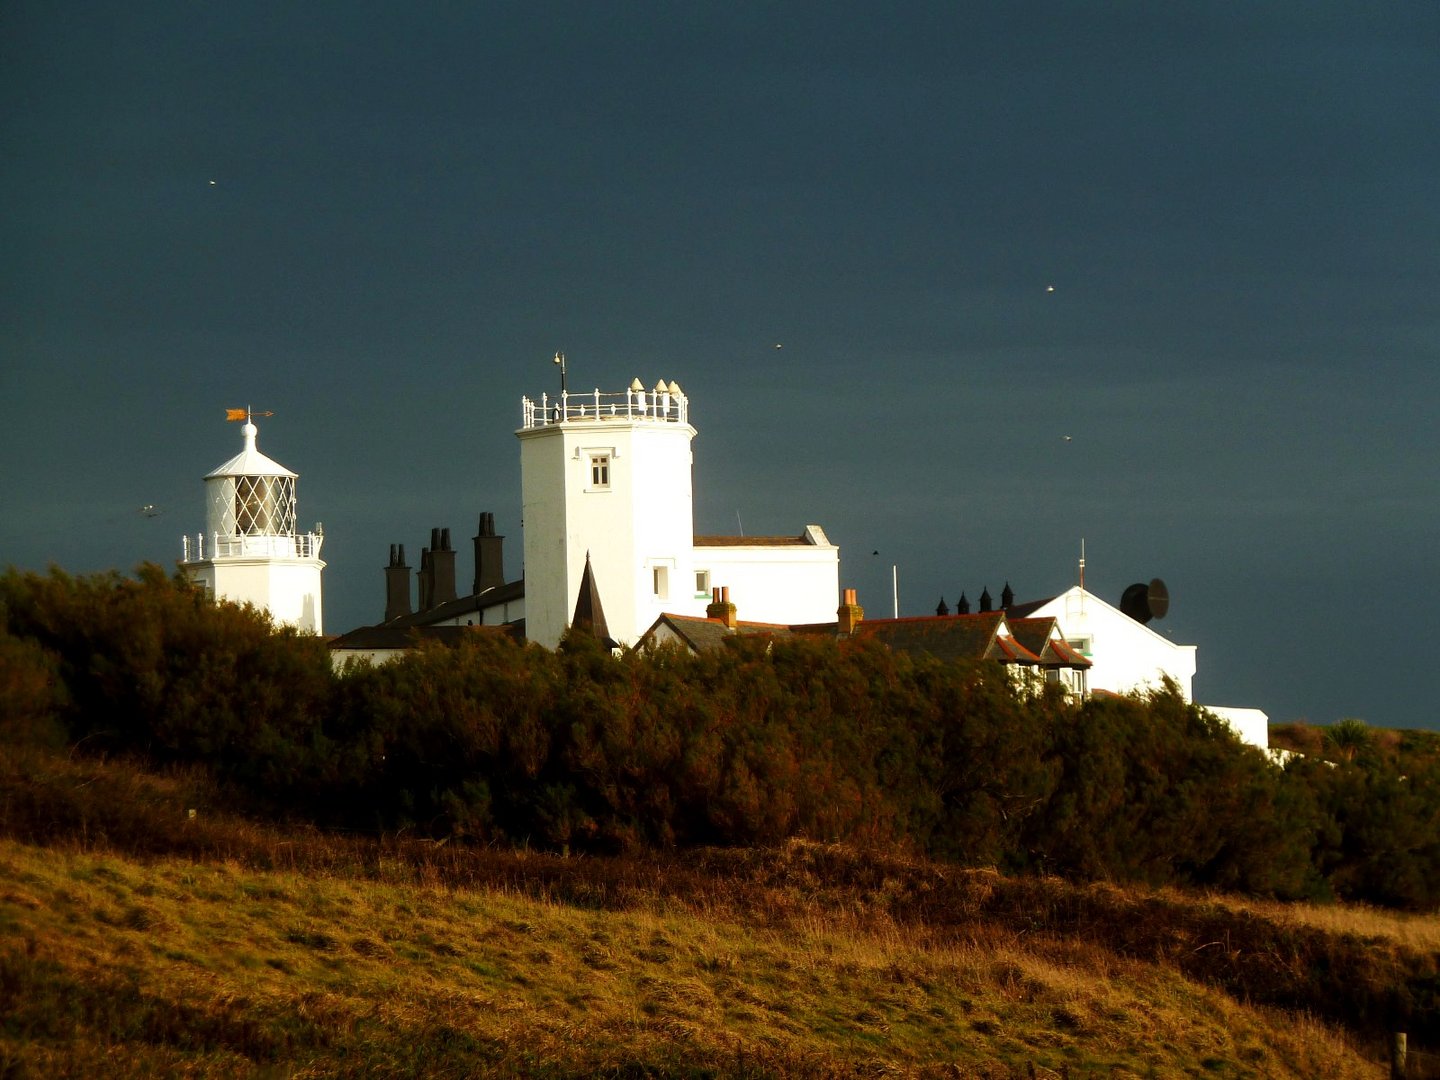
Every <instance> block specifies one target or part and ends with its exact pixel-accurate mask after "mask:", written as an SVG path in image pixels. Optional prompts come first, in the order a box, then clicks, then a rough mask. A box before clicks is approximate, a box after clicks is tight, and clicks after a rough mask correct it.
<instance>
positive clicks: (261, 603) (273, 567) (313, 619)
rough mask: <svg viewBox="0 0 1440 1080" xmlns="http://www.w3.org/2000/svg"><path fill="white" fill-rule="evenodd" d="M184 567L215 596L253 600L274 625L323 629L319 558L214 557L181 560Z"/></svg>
mask: <svg viewBox="0 0 1440 1080" xmlns="http://www.w3.org/2000/svg"><path fill="white" fill-rule="evenodd" d="M292 546H293V541H292ZM184 569H185V571H186V573H188V574H189V575H190V577H191V578H192V579H193V580H195V581H197V582H200V583H201V584H202V585H204V586H205V589H206V591H207V592H209V593H210V595H211V596H213V597H214V598H215V599H217V600H230V601H233V602H234V603H237V604H254V605H255V606H256V607H257V608H261V609H263V610H266V611H268V612H269V613H270V617H271V619H273V620H274V621H275V623H276V624H277V625H280V624H286V625H289V626H294V627H296V628H297V629H300V630H305V631H308V632H309V633H312V634H320V633H324V630H323V626H324V618H323V612H322V610H321V597H320V571H322V570H323V569H325V564H324V563H323V562H321V561H320V560H319V559H290V560H278V559H273V558H235V559H213V560H206V561H204V562H196V563H187V564H184Z"/></svg>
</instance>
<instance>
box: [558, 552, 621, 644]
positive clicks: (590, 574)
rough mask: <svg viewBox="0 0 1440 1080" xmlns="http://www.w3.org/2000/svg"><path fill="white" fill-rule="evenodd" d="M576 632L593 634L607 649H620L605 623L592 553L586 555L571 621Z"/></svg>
mask: <svg viewBox="0 0 1440 1080" xmlns="http://www.w3.org/2000/svg"><path fill="white" fill-rule="evenodd" d="M570 626H571V627H572V628H573V629H575V630H585V631H588V632H589V633H591V634H593V635H594V636H595V638H596V639H597V640H598V641H600V642H601V643H602V644H603V645H604V646H605V647H606V648H607V649H616V648H619V642H617V641H616V640H615V639H614V638H612V637H611V636H610V627H609V626H607V625H606V623H605V608H604V607H603V606H602V605H601V603H600V589H599V587H598V586H597V585H596V584H595V571H594V570H593V569H592V568H591V566H590V553H589V552H588V551H587V552H586V553H585V573H584V574H583V575H581V578H580V592H579V594H578V595H577V596H576V597H575V615H574V617H573V618H572V619H571V620H570Z"/></svg>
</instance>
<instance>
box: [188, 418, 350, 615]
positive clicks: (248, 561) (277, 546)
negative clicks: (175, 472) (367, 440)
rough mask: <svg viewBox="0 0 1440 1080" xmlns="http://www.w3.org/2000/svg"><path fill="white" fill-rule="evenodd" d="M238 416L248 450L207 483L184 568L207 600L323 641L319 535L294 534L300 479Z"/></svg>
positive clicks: (250, 422) (249, 423) (317, 532)
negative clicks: (201, 526) (252, 609)
mask: <svg viewBox="0 0 1440 1080" xmlns="http://www.w3.org/2000/svg"><path fill="white" fill-rule="evenodd" d="M237 412H238V410H237ZM240 415H243V416H244V419H245V426H244V427H242V428H241V429H240V430H241V434H242V435H243V436H244V439H245V445H244V448H243V449H242V450H241V451H240V453H238V454H236V455H235V456H234V457H233V458H231V459H230V460H229V461H227V462H225V463H224V464H223V465H221V466H219V467H218V468H216V469H215V470H214V471H213V472H211V473H210V474H209V475H208V476H206V477H205V531H204V532H200V533H196V534H194V535H192V536H185V537H183V538H182V540H181V561H180V565H181V569H182V570H184V572H185V573H186V574H187V575H188V576H189V577H190V579H191V580H192V581H194V582H196V583H197V584H198V585H200V586H201V587H202V588H203V589H204V590H205V592H206V594H207V595H208V596H211V597H213V598H215V599H217V600H231V601H234V602H235V603H237V604H246V603H249V604H254V605H255V606H256V607H257V608H261V609H263V610H265V611H268V612H269V613H270V617H271V618H272V619H273V620H274V621H275V622H276V623H277V624H288V625H290V626H294V627H297V628H298V629H300V630H305V631H309V632H311V633H315V634H319V633H321V632H322V629H321V627H322V622H321V604H320V572H321V571H322V570H324V569H325V564H324V563H323V562H321V561H320V545H321V544H322V542H323V540H324V536H323V533H322V530H321V528H320V525H319V523H318V522H317V523H316V525H315V529H314V531H313V532H305V533H301V532H297V531H296V525H295V519H296V512H295V511H296V503H295V481H296V480H297V479H298V476H297V474H295V473H293V472H291V471H290V470H289V469H287V468H285V466H283V465H281V464H280V463H279V462H278V461H274V460H272V459H271V458H268V457H266V456H265V455H264V454H262V453H261V452H260V451H259V450H258V449H257V448H256V446H255V438H256V435H257V434H258V429H257V428H256V426H255V421H254V419H253V417H252V416H251V414H250V412H249V410H245V412H244V413H243V414H240ZM236 418H237V419H238V418H239V417H238V416H237V417H236Z"/></svg>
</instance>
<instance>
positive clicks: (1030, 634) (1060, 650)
mask: <svg viewBox="0 0 1440 1080" xmlns="http://www.w3.org/2000/svg"><path fill="white" fill-rule="evenodd" d="M1014 611H1015V609H1014V607H1011V609H1010V615H1011V617H1010V632H1011V633H1012V634H1014V635H1015V640H1016V641H1018V642H1020V644H1022V645H1024V646H1025V648H1027V649H1029V650H1030V651H1031V652H1032V653H1034V654H1035V655H1036V656H1038V657H1039V658H1040V665H1041V666H1042V667H1089V666H1090V661H1089V660H1087V659H1085V657H1083V656H1081V655H1080V654H1079V653H1078V652H1076V651H1075V650H1074V649H1072V648H1071V647H1070V646H1069V645H1067V644H1066V643H1065V641H1064V640H1063V639H1061V638H1058V637H1056V634H1055V630H1056V626H1057V625H1058V623H1059V620H1058V619H1056V618H1055V617H1054V616H1053V615H1051V616H1046V617H1042V618H1038V619H1026V618H1017V617H1015V615H1014Z"/></svg>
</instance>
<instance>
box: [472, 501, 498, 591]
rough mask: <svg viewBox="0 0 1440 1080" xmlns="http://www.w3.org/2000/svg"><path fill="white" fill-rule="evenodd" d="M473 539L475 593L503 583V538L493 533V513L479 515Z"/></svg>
mask: <svg viewBox="0 0 1440 1080" xmlns="http://www.w3.org/2000/svg"><path fill="white" fill-rule="evenodd" d="M474 541H475V587H474V589H473V590H472V591H473V592H475V593H482V592H484V591H485V590H486V589H493V588H495V587H496V586H497V585H504V584H505V538H504V537H503V536H496V535H495V515H494V514H491V513H483V514H481V515H480V530H479V535H478V536H476V537H474Z"/></svg>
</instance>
